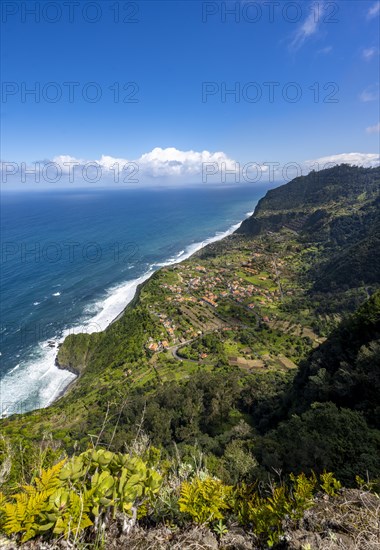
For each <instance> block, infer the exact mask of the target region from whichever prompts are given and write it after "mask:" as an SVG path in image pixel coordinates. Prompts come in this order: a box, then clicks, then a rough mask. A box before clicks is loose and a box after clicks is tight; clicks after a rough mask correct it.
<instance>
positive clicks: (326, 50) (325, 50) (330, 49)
mask: <svg viewBox="0 0 380 550" xmlns="http://www.w3.org/2000/svg"><path fill="white" fill-rule="evenodd" d="M331 51H332V46H326V47H325V48H321V49H320V50H318V51H317V53H319V54H325V55H326V54H328V53H330V52H331Z"/></svg>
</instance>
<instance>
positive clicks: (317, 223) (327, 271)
mask: <svg viewBox="0 0 380 550" xmlns="http://www.w3.org/2000/svg"><path fill="white" fill-rule="evenodd" d="M281 230H285V231H286V230H288V231H291V232H294V233H295V234H297V236H298V238H299V239H300V241H301V242H305V243H315V244H316V245H322V246H323V251H322V254H321V257H320V259H319V262H318V263H316V264H315V266H314V271H313V273H312V278H313V282H314V287H315V289H316V290H321V291H326V290H329V289H330V288H331V285H343V286H348V287H354V286H356V285H357V284H358V283H360V284H361V283H364V284H373V283H375V282H377V281H379V280H380V168H359V167H355V166H353V167H351V166H348V165H344V164H343V165H340V166H336V167H334V168H330V169H327V170H323V171H321V172H311V173H310V174H308V175H307V176H302V177H299V178H295V179H294V180H292V181H291V182H289V183H288V184H286V185H283V186H281V187H278V188H276V189H273V190H271V191H268V192H267V194H266V195H265V197H263V198H262V199H261V200H260V201H259V203H258V204H257V207H256V209H255V212H254V214H253V215H252V216H251V217H250V218H248V219H247V220H245V221H244V222H243V223H242V224H241V226H240V228H239V229H238V230H237V233H238V234H241V235H246V236H249V237H252V236H258V235H262V234H265V233H266V232H268V231H272V232H278V231H281Z"/></svg>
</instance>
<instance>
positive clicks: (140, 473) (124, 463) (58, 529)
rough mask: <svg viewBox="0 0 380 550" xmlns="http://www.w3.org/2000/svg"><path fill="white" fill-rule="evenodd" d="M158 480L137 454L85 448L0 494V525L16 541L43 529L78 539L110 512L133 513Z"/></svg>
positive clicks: (29, 536) (158, 476) (27, 538)
mask: <svg viewBox="0 0 380 550" xmlns="http://www.w3.org/2000/svg"><path fill="white" fill-rule="evenodd" d="M160 484H161V476H160V474H159V473H158V472H157V471H155V470H154V469H153V468H150V467H149V466H148V465H147V464H146V463H145V462H144V461H143V460H142V459H141V458H139V457H131V456H130V455H123V454H121V453H112V452H110V451H105V450H102V449H100V450H90V451H87V452H86V453H82V454H81V455H79V456H74V457H73V458H72V459H70V460H63V461H61V462H59V463H58V464H56V465H55V466H53V467H52V468H50V469H49V470H42V471H41V474H40V476H39V477H36V478H35V480H34V482H33V483H32V484H31V485H23V486H22V487H21V490H20V492H18V493H17V494H14V495H11V496H9V497H7V496H5V495H4V494H3V493H1V494H0V513H1V516H0V518H1V521H0V527H1V530H2V531H4V532H5V533H6V534H7V535H12V534H16V535H18V536H19V537H20V539H21V542H26V541H28V540H29V539H31V538H33V537H35V536H36V535H45V534H49V535H64V536H65V537H66V538H69V537H70V538H72V537H74V538H77V536H78V535H79V533H80V532H81V531H83V530H84V529H86V528H87V527H90V526H92V525H94V524H95V525H98V523H99V520H100V519H102V520H104V517H105V516H106V515H108V514H109V513H110V512H111V514H112V516H113V517H115V516H116V512H117V511H120V512H122V513H123V514H127V515H130V514H133V513H136V511H137V507H138V506H139V505H141V504H142V502H143V501H144V499H145V498H147V497H149V496H152V495H153V494H154V493H156V492H157V491H158V490H159V488H160Z"/></svg>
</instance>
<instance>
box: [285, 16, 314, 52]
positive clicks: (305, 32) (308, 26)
mask: <svg viewBox="0 0 380 550" xmlns="http://www.w3.org/2000/svg"><path fill="white" fill-rule="evenodd" d="M319 21H320V18H319V17H318V15H317V13H316V12H315V10H314V9H313V7H312V8H311V10H310V13H309V15H308V16H307V17H306V19H305V21H304V22H303V23H302V24H301V25H300V26H299V27H298V29H297V30H296V32H295V33H294V35H293V40H292V41H291V43H290V48H291V49H293V50H298V49H299V48H300V47H301V46H302V45H303V44H304V42H305V40H307V39H308V38H309V37H310V36H313V34H315V33H316V32H317V30H318V23H319Z"/></svg>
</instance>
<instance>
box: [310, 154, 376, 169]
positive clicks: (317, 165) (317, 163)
mask: <svg viewBox="0 0 380 550" xmlns="http://www.w3.org/2000/svg"><path fill="white" fill-rule="evenodd" d="M338 164H351V165H355V166H365V167H374V166H379V164H380V155H379V154H377V153H341V154H339V155H330V156H328V157H320V158H318V159H314V160H307V161H306V162H305V165H306V166H307V167H308V168H309V169H312V168H314V169H317V170H323V169H324V168H329V167H332V166H335V165H338Z"/></svg>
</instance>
